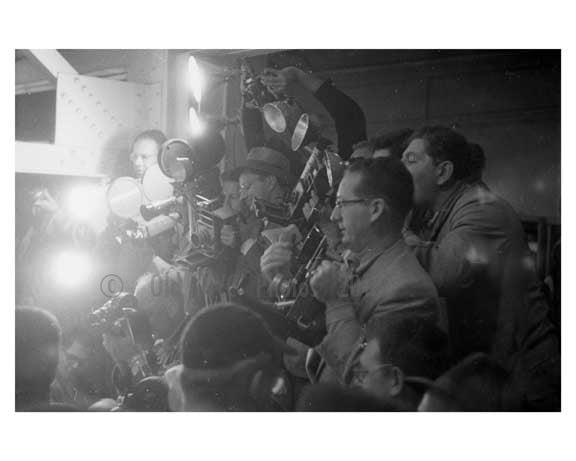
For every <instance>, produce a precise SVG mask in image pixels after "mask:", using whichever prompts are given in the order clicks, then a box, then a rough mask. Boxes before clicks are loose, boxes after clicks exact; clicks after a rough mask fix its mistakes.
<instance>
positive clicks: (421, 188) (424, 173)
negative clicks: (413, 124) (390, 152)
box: [402, 139, 438, 205]
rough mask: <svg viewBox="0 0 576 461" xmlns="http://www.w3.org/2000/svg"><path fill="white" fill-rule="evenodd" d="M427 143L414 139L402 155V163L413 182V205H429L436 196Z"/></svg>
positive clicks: (434, 177) (434, 169)
mask: <svg viewBox="0 0 576 461" xmlns="http://www.w3.org/2000/svg"><path fill="white" fill-rule="evenodd" d="M427 152H428V143H427V142H426V141H425V140H423V139H414V140H413V141H412V142H411V143H410V144H409V145H408V147H407V148H406V150H405V151H404V153H403V154H402V162H403V163H404V165H405V166H406V168H407V169H408V171H409V172H410V174H411V175H412V179H413V180H414V203H415V204H416V205H429V204H431V203H433V202H434V199H435V198H436V195H437V194H438V184H437V175H436V165H435V164H434V159H433V158H432V157H430V156H429V155H428V153H427Z"/></svg>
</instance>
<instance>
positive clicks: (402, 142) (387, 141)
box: [371, 128, 414, 160]
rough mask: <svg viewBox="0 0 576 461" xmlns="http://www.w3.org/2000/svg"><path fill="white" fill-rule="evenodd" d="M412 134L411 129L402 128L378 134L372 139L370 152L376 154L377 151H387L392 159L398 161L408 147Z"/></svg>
mask: <svg viewBox="0 0 576 461" xmlns="http://www.w3.org/2000/svg"><path fill="white" fill-rule="evenodd" d="M412 133H414V130H412V129H411V128H404V129H401V130H395V131H390V132H387V133H383V134H380V135H378V136H376V137H375V138H374V139H372V141H371V144H372V150H373V152H376V151H377V150H379V149H388V150H389V151H390V155H391V156H392V157H396V158H397V159H399V160H400V159H402V154H403V153H404V150H406V147H408V140H409V139H410V136H411V135H412Z"/></svg>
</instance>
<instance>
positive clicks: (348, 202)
mask: <svg viewBox="0 0 576 461" xmlns="http://www.w3.org/2000/svg"><path fill="white" fill-rule="evenodd" d="M368 200H372V199H369V198H357V199H349V200H342V199H336V200H335V201H334V208H335V209H336V208H337V209H338V210H341V209H342V207H343V206H345V205H353V204H355V203H364V204H366V203H367V202H368Z"/></svg>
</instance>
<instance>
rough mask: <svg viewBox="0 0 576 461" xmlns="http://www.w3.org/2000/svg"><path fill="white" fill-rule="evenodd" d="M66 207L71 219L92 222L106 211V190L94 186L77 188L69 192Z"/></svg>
mask: <svg viewBox="0 0 576 461" xmlns="http://www.w3.org/2000/svg"><path fill="white" fill-rule="evenodd" d="M65 206H66V211H67V213H68V216H69V217H70V218H71V219H73V220H75V221H81V222H86V223H88V222H91V221H93V220H94V218H95V217H96V216H99V215H100V214H101V213H102V212H103V211H104V210H105V209H106V201H105V189H104V188H103V187H100V186H94V185H83V186H77V187H75V188H73V189H70V191H69V192H68V194H67V196H66V202H65Z"/></svg>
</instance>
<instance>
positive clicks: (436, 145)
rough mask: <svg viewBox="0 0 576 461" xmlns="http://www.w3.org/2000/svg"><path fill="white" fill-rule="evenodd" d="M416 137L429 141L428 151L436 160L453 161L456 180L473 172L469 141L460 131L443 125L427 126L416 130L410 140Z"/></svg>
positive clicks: (453, 175)
mask: <svg viewBox="0 0 576 461" xmlns="http://www.w3.org/2000/svg"><path fill="white" fill-rule="evenodd" d="M415 139H422V140H424V141H425V142H426V143H427V147H428V149H427V153H428V155H429V156H430V157H432V158H433V159H434V161H435V162H442V161H450V162H451V163H452V165H453V168H454V170H453V173H452V177H453V178H454V179H455V180H459V179H465V178H467V177H469V176H470V175H471V174H472V170H471V163H470V156H469V147H468V142H467V141H466V138H465V137H464V136H462V135H461V134H460V133H458V132H456V131H455V130H453V129H451V128H447V127H443V126H426V127H423V128H420V129H418V130H416V131H415V132H414V134H412V136H411V137H410V140H409V141H413V140H415Z"/></svg>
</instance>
